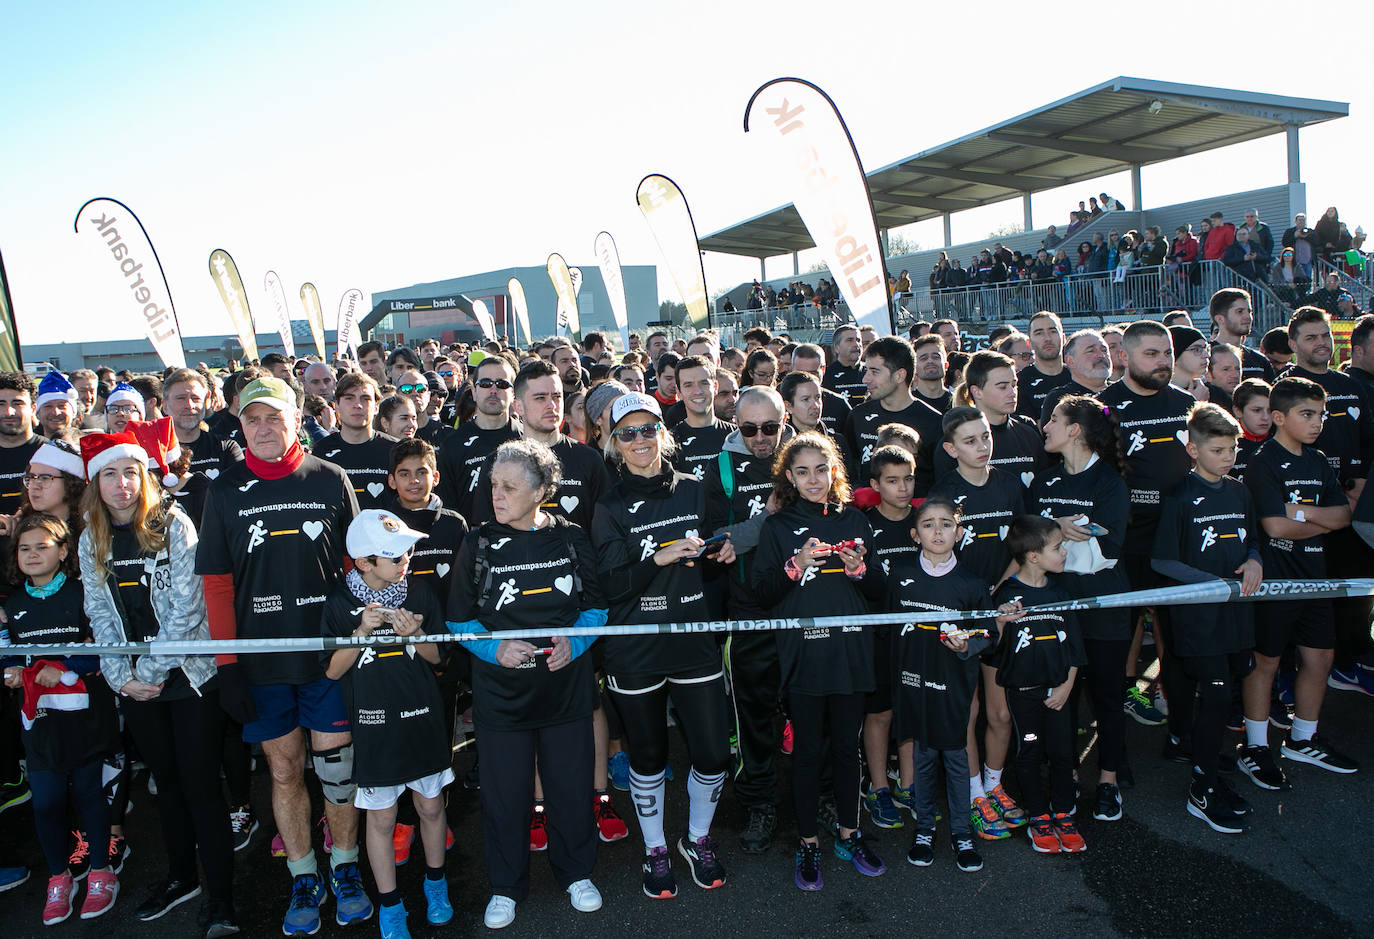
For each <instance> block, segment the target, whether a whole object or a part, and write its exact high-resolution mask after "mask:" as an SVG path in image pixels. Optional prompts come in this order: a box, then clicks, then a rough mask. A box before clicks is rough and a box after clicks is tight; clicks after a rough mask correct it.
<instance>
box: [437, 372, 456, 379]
mask: <svg viewBox="0 0 1374 939" xmlns="http://www.w3.org/2000/svg"><path fill="white" fill-rule="evenodd" d="M453 375H454V373H453V372H440V373H439V377H440V378H452V377H453Z"/></svg>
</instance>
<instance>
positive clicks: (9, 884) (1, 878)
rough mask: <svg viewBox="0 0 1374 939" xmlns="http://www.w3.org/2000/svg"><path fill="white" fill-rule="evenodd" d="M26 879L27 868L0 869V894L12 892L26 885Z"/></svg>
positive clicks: (27, 876) (27, 875)
mask: <svg viewBox="0 0 1374 939" xmlns="http://www.w3.org/2000/svg"><path fill="white" fill-rule="evenodd" d="M28 879H29V869H28V868H27V867H0V893H4V892H5V891H6V890H13V889H14V888H15V887H18V886H20V885H21V884H24V883H27V882H28Z"/></svg>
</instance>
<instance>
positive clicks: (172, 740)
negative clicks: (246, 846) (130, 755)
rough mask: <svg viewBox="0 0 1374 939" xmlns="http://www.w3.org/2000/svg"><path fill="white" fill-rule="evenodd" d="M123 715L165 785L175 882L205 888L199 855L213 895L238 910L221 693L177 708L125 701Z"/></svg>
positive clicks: (162, 794)
mask: <svg viewBox="0 0 1374 939" xmlns="http://www.w3.org/2000/svg"><path fill="white" fill-rule="evenodd" d="M120 710H121V711H122V712H123V713H124V722H125V724H126V725H127V726H128V728H129V731H130V732H131V733H132V734H133V736H134V740H135V742H136V743H137V744H138V749H139V752H140V753H142V754H143V760H144V762H146V763H147V764H148V768H149V769H150V770H151V771H152V774H153V779H154V780H156V781H157V807H158V812H159V813H160V815H161V817H162V838H163V840H164V841H165V842H166V845H167V867H168V871H167V874H168V877H169V878H170V879H171V880H180V881H183V882H194V881H196V880H198V877H197V875H196V854H197V849H199V855H200V863H201V866H202V867H203V868H204V869H205V880H206V887H207V892H208V894H209V895H210V897H212V898H213V899H216V900H221V901H223V902H225V903H227V904H231V905H232V902H233V883H234V847H233V841H232V838H231V835H230V830H229V809H228V807H227V806H226V805H225V804H224V793H223V791H222V790H221V788H220V782H219V767H220V762H221V757H222V755H223V746H222V741H223V735H224V712H223V711H221V710H220V706H219V692H218V691H213V690H212V691H208V692H205V694H204V695H203V696H202V695H191V696H190V697H187V698H181V699H179V700H175V701H159V700H157V699H156V698H154V699H153V700H151V701H135V700H133V699H132V698H123V699H121V700H120Z"/></svg>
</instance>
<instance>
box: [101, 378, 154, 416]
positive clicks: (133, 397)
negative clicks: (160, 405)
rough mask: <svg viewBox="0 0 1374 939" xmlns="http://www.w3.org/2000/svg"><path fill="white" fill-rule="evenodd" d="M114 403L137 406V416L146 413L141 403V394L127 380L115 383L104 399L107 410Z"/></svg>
mask: <svg viewBox="0 0 1374 939" xmlns="http://www.w3.org/2000/svg"><path fill="white" fill-rule="evenodd" d="M116 404H132V405H133V406H134V407H136V408H138V416H139V417H140V418H142V417H143V415H144V414H146V413H147V411H146V410H145V409H144V405H143V395H141V394H139V393H138V392H137V391H135V390H134V388H133V386H132V385H130V384H129V383H128V382H120V383H119V384H117V385H115V386H114V390H113V391H111V392H110V396H109V397H108V398H106V399H105V409H106V410H107V411H108V410H109V409H110V408H112V407H114V406H115V405H116Z"/></svg>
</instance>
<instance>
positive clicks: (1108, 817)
mask: <svg viewBox="0 0 1374 939" xmlns="http://www.w3.org/2000/svg"><path fill="white" fill-rule="evenodd" d="M1093 818H1095V819H1097V820H1098V821H1099V822H1116V821H1120V820H1121V789H1120V788H1119V787H1117V785H1116V784H1115V783H1105V782H1104V783H1098V784H1097V804H1096V805H1095V806H1094V807H1093Z"/></svg>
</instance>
